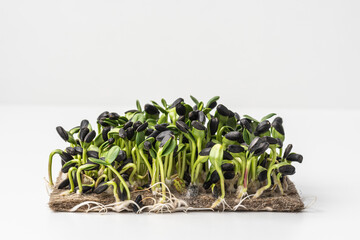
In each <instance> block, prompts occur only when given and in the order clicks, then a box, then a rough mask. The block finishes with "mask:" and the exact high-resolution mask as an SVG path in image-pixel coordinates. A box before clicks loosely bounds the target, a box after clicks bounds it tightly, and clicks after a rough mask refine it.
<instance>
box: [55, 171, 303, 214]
mask: <svg viewBox="0 0 360 240" xmlns="http://www.w3.org/2000/svg"><path fill="white" fill-rule="evenodd" d="M64 177H65V175H64V174H62V173H60V175H59V177H58V178H57V181H56V185H55V188H54V190H53V191H52V193H51V195H50V201H49V206H50V208H51V209H52V210H54V211H59V212H68V211H70V209H72V208H73V207H74V206H76V205H78V204H80V203H82V202H86V201H94V202H99V203H101V204H104V205H106V204H111V203H114V201H115V200H114V196H113V195H112V194H111V192H110V191H109V192H104V193H102V194H95V193H85V194H81V195H79V194H71V195H61V193H62V192H64V191H66V190H60V189H57V186H58V185H59V183H60V182H61V180H62V179H63V178H64ZM286 181H287V183H288V189H287V190H286V191H285V195H281V194H280V193H279V192H278V191H266V192H264V193H263V194H262V196H261V197H259V198H257V199H251V198H248V199H245V200H244V201H243V202H242V205H243V206H242V207H239V208H237V210H236V211H275V212H299V211H301V210H303V209H304V203H303V202H302V201H301V198H300V196H299V194H298V192H297V190H296V188H295V185H294V184H293V183H292V182H291V181H290V180H289V179H288V178H286ZM109 189H110V188H109ZM201 189H202V188H201ZM172 193H173V194H174V195H175V196H176V197H177V198H179V199H182V200H185V201H186V202H187V204H188V206H189V207H191V208H210V206H211V205H212V203H213V202H214V201H215V200H216V199H215V198H214V197H213V196H212V194H211V193H209V192H205V191H204V190H201V191H200V194H199V195H198V196H197V197H194V198H186V197H185V195H180V194H179V193H177V192H176V191H175V190H174V191H172ZM139 194H141V195H142V197H143V198H146V197H153V195H152V193H151V192H150V191H133V192H132V194H131V196H132V200H134V199H135V198H136V197H137V195H139ZM225 200H226V202H227V204H228V205H229V206H231V207H234V206H236V205H237V204H238V199H237V198H236V195H235V194H231V193H226V196H225ZM143 204H144V205H151V204H153V201H152V200H151V199H146V200H144V201H143ZM191 208H189V209H188V211H197V210H192V209H191ZM87 209H88V208H87V207H86V206H83V207H80V208H79V209H77V212H84V211H86V210H87ZM214 210H220V211H223V210H224V211H234V210H233V209H231V208H229V207H225V208H224V207H223V206H222V205H220V206H218V207H217V208H216V209H214ZM209 211H210V209H209Z"/></svg>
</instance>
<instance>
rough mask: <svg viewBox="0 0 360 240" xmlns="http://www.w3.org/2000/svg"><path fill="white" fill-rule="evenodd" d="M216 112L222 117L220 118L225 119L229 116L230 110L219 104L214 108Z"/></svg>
mask: <svg viewBox="0 0 360 240" xmlns="http://www.w3.org/2000/svg"><path fill="white" fill-rule="evenodd" d="M216 111H217V112H218V113H219V114H220V115H222V116H225V117H228V116H229V115H231V112H230V110H229V109H228V108H227V107H225V106H224V105H222V104H219V105H218V106H217V107H216Z"/></svg>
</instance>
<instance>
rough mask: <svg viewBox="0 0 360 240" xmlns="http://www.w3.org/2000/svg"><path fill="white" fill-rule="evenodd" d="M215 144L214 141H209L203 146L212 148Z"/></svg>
mask: <svg viewBox="0 0 360 240" xmlns="http://www.w3.org/2000/svg"><path fill="white" fill-rule="evenodd" d="M215 144H216V143H214V142H211V141H210V142H208V143H207V144H206V145H205V148H212V147H213V146H214V145H215Z"/></svg>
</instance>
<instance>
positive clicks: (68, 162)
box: [62, 159, 77, 168]
mask: <svg viewBox="0 0 360 240" xmlns="http://www.w3.org/2000/svg"><path fill="white" fill-rule="evenodd" d="M76 161H77V160H76V159H75V161H74V160H70V161H67V162H66V163H65V164H64V165H63V166H62V168H65V167H67V166H69V165H71V164H73V163H74V162H76Z"/></svg>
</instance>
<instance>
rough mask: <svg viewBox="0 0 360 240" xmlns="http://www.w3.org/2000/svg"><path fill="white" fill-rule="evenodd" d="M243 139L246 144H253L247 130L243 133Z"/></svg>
mask: <svg viewBox="0 0 360 240" xmlns="http://www.w3.org/2000/svg"><path fill="white" fill-rule="evenodd" d="M243 138H244V141H245V142H246V144H250V142H251V140H250V133H249V131H248V130H247V129H246V128H245V129H244V131H243Z"/></svg>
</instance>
